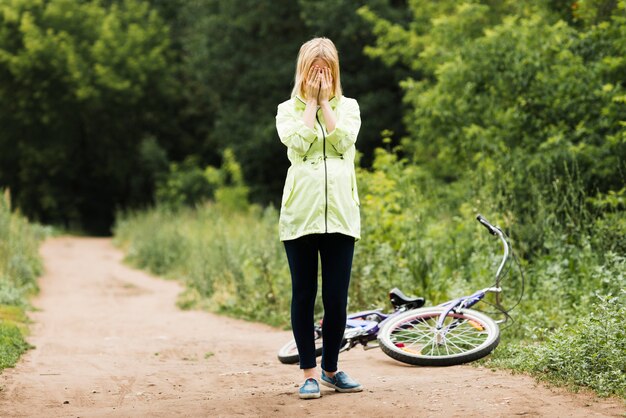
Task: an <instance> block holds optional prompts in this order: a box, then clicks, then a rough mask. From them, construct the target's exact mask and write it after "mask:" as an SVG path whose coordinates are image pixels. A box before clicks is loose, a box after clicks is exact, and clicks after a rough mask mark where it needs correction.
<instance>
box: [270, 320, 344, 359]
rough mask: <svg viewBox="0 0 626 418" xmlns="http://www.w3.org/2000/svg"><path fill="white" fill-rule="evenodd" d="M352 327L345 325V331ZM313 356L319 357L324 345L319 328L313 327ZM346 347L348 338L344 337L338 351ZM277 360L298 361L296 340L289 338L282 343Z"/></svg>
mask: <svg viewBox="0 0 626 418" xmlns="http://www.w3.org/2000/svg"><path fill="white" fill-rule="evenodd" d="M350 329H352V328H351V327H346V331H345V332H348V330H350ZM314 341H315V357H319V356H321V355H322V349H323V345H324V338H323V336H322V330H321V329H317V328H316V329H315V339H314ZM347 349H348V340H346V339H344V340H342V341H341V347H340V348H339V352H340V353H341V352H342V351H345V350H347ZM278 360H279V361H280V362H281V363H283V364H296V363H299V362H300V354H298V347H297V346H296V340H293V339H292V340H290V341H289V342H288V343H286V344H285V345H283V346H282V347H281V348H280V350H278Z"/></svg>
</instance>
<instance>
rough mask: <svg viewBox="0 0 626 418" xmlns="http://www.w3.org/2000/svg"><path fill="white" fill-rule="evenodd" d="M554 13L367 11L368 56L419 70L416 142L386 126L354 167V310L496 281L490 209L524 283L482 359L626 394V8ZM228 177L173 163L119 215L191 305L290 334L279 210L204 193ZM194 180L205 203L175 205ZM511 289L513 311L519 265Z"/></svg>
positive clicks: (217, 191)
mask: <svg viewBox="0 0 626 418" xmlns="http://www.w3.org/2000/svg"><path fill="white" fill-rule="evenodd" d="M545 3H546V4H544V2H534V3H533V5H530V4H527V3H524V4H522V3H519V2H508V1H507V2H497V3H494V2H488V1H484V2H483V1H475V2H464V3H458V2H455V1H442V2H436V4H435V3H432V2H428V7H426V2H419V1H415V2H409V5H408V8H409V11H410V15H411V16H412V17H411V18H409V21H406V20H401V19H400V20H396V21H394V20H393V19H390V18H388V17H383V16H381V15H380V13H378V12H376V11H375V10H373V9H372V8H370V7H368V6H367V5H366V6H364V7H361V8H360V9H358V10H356V11H355V13H356V14H357V15H358V16H359V17H360V18H361V19H363V20H364V21H366V22H368V23H369V24H370V27H371V30H372V32H373V34H374V36H375V39H374V41H373V42H372V43H371V44H370V45H368V46H367V47H366V48H365V52H366V54H367V55H368V56H369V58H370V59H373V60H380V61H381V62H383V63H384V64H385V65H387V66H389V67H390V68H391V69H394V68H395V69H396V70H398V71H400V69H403V70H406V69H410V71H409V74H410V75H408V76H406V77H405V78H404V79H403V81H402V82H401V84H400V85H401V87H402V89H403V90H402V91H403V98H404V100H403V102H402V111H401V113H402V114H403V117H404V126H405V128H406V130H407V132H406V134H403V135H402V136H398V134H397V133H394V132H391V131H384V132H383V133H382V138H381V142H380V145H379V146H378V147H377V148H376V149H375V150H374V152H373V153H372V154H371V156H370V157H369V158H370V159H371V164H368V165H365V164H360V166H361V168H359V170H358V182H359V184H358V186H359V194H360V196H361V214H362V224H363V239H362V241H361V242H359V243H358V244H357V246H356V254H355V259H354V267H353V279H352V285H351V289H350V302H349V309H350V310H358V309H363V308H371V307H381V308H389V306H388V304H387V300H386V298H387V292H388V291H389V289H391V288H392V287H396V286H397V287H399V288H401V289H403V290H404V291H406V292H407V293H412V294H417V295H423V296H425V297H426V298H427V300H428V301H429V303H431V304H437V303H439V302H441V301H444V300H446V299H448V298H452V297H455V296H459V295H461V294H466V293H467V292H471V291H473V290H475V289H477V288H482V287H485V286H488V285H491V284H492V281H493V275H494V272H495V270H496V268H497V265H498V262H499V260H500V244H499V242H498V241H497V240H494V237H492V236H490V235H489V234H487V233H486V231H485V230H484V229H483V228H482V227H481V226H480V225H479V224H478V223H476V222H475V221H474V218H475V215H476V214H477V213H481V214H482V215H484V216H485V217H486V218H488V219H489V220H491V221H492V222H493V223H495V224H497V225H499V226H501V227H502V228H503V229H504V230H505V231H506V232H507V234H508V235H509V236H510V237H511V241H512V244H513V248H514V249H515V251H516V254H517V255H518V257H519V259H520V261H521V263H522V267H523V269H524V271H525V278H526V281H525V293H524V297H523V299H522V300H521V303H520V304H519V305H517V307H516V308H515V310H514V311H513V312H512V315H513V318H514V320H515V321H514V322H513V323H511V322H509V324H508V326H506V327H505V328H504V330H503V340H502V342H501V345H500V348H498V349H497V350H496V351H495V353H494V355H492V356H491V357H490V358H489V359H488V360H486V361H485V362H486V364H487V365H491V366H494V367H507V368H512V369H514V370H519V371H525V372H530V373H532V374H535V375H536V376H538V377H539V378H542V379H547V380H549V381H552V382H557V383H559V384H565V385H568V386H570V387H573V388H578V387H589V388H592V389H594V390H596V391H597V393H599V394H601V395H617V396H622V397H625V396H626V384H625V380H624V376H625V375H626V374H625V372H626V365H625V361H626V360H625V359H626V346H625V343H624V341H625V338H624V329H626V317H625V316H624V315H623V313H624V312H623V310H624V308H623V307H624V304H625V302H626V297H625V293H624V292H625V289H626V277H625V272H626V258H625V255H626V216H625V212H624V211H625V209H626V206H625V201H624V199H625V198H626V188H625V187H624V184H626V182H625V180H626V176H625V174H624V173H625V172H626V166H625V165H624V164H625V161H626V136H625V135H626V131H625V130H624V126H625V124H626V100H625V99H624V97H625V90H624V88H625V86H624V84H623V80H624V79H626V59H625V58H624V56H626V55H625V54H624V52H626V43H625V39H626V37H625V36H624V33H626V19H625V18H624V12H626V3H625V2H618V3H617V4H615V5H613V6H614V7H608V6H610V5H608V3H607V7H601V5H600V3H602V2H593V1H588V2H582V1H580V2H576V3H573V4H569V3H567V4H566V3H564V2H562V3H559V5H561V6H563V7H564V8H559V7H557V5H556V3H554V2H552V3H549V2H545ZM602 4H604V3H602ZM409 46H410V47H409ZM224 161H225V163H224V164H225V167H226V166H229V165H232V164H234V156H233V155H230V156H229V157H228V158H224ZM244 167H245V166H244ZM181 168H182V169H181ZM194 170H195V177H194V175H192V173H193V172H194ZM227 171H228V169H225V168H224V167H222V168H214V167H210V166H209V167H208V168H207V169H206V170H204V171H203V170H202V169H199V168H193V167H191V166H190V167H181V166H172V167H171V168H170V173H169V174H168V175H167V176H165V177H164V178H167V179H170V180H169V181H161V182H160V185H158V186H157V195H158V196H161V197H162V199H161V200H158V201H157V204H156V206H155V207H154V208H153V209H150V210H147V211H144V212H139V213H132V214H128V213H127V214H120V216H119V217H118V222H117V225H116V228H115V231H116V236H117V237H118V242H119V243H120V244H121V245H124V246H125V247H126V248H127V251H128V257H129V259H130V260H131V261H133V262H134V263H135V264H136V265H139V266H141V267H144V268H148V269H150V270H152V271H153V272H155V273H158V274H165V275H167V276H169V277H176V278H181V279H182V280H184V281H185V282H186V283H187V288H188V290H187V292H186V293H185V294H184V295H183V296H182V297H181V302H180V303H181V305H183V306H203V307H206V308H208V309H211V310H214V311H217V312H222V313H227V314H230V315H234V316H238V317H243V318H247V319H251V320H257V321H263V322H267V323H270V324H273V325H278V326H288V323H289V310H288V307H289V299H290V294H289V291H290V286H289V272H288V269H287V263H286V261H285V257H284V253H283V249H282V247H281V245H280V243H279V242H278V238H277V229H276V224H277V219H278V210H277V209H276V208H274V207H273V206H272V205H267V206H260V205H258V204H248V203H247V202H246V200H245V199H241V200H240V201H239V204H238V205H235V206H233V205H229V204H225V202H224V199H223V198H222V197H221V195H223V194H224V190H225V189H228V188H229V187H231V186H232V185H228V184H224V183H222V184H219V185H217V186H215V187H210V186H207V185H211V184H213V185H215V184H216V183H215V180H214V178H226V177H228V175H227ZM218 173H221V174H220V175H218ZM183 178H185V179H186V180H187V183H185V182H183V181H175V179H179V180H181V179H183ZM191 178H194V179H195V180H194V181H195V183H194V182H189V180H190V179H191ZM212 179H213V180H212ZM183 184H187V186H183ZM191 184H196V186H197V184H204V185H205V186H203V187H195V190H200V189H201V190H205V192H204V195H203V198H201V199H197V200H195V201H194V202H193V203H192V204H191V205H180V204H178V203H176V202H181V201H183V200H187V201H189V199H181V198H176V196H180V195H187V194H188V193H189V192H188V191H189V190H192V189H191V188H190V187H188V186H189V185H191ZM239 187H243V184H240V185H239ZM159 190H161V192H159ZM226 195H228V193H226ZM172 202H174V204H172ZM503 287H504V288H505V295H504V299H503V303H504V305H505V306H509V307H512V306H514V305H516V303H517V302H518V299H519V297H520V295H521V291H522V281H521V277H520V275H519V272H518V271H517V269H516V268H514V267H513V268H511V270H510V274H509V276H508V278H507V279H506V280H505V281H504V282H503ZM318 309H319V306H318ZM485 310H486V311H488V312H490V311H493V309H492V308H490V307H489V306H486V305H485Z"/></svg>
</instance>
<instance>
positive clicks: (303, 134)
mask: <svg viewBox="0 0 626 418" xmlns="http://www.w3.org/2000/svg"><path fill="white" fill-rule="evenodd" d="M276 130H277V131H278V137H279V138H280V142H282V143H283V144H285V145H286V146H287V147H288V148H291V149H292V150H294V151H295V152H297V153H298V154H300V155H304V154H306V153H307V151H308V150H309V148H311V144H312V143H313V142H314V141H315V139H317V133H316V132H315V131H314V130H313V129H311V128H309V127H308V126H306V125H305V124H304V121H303V120H302V118H299V117H298V116H297V115H296V114H295V113H294V112H292V111H290V110H289V107H288V105H286V104H284V103H281V104H280V105H279V106H278V111H277V113H276Z"/></svg>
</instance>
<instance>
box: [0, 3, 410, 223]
mask: <svg viewBox="0 0 626 418" xmlns="http://www.w3.org/2000/svg"><path fill="white" fill-rule="evenodd" d="M365 3H368V4H369V5H370V7H371V8H372V9H373V10H376V11H377V12H378V13H380V14H381V15H382V16H386V17H389V18H393V19H394V20H399V21H402V20H406V18H407V16H406V15H407V11H406V9H405V8H403V7H396V6H393V5H392V3H393V2H391V1H390V0H375V1H368V2H366V1H365V0H360V1H352V0H342V1H336V0H324V1H311V0H299V1H292V0H280V1H277V0H262V1H255V2H250V1H248V0H232V1H222V0H202V1H186V0H130V1H121V0H110V1H108V0H107V1H102V0H86V1H80V2H76V1H72V0H37V1H31V0H6V1H3V2H1V3H0V108H2V109H3V110H2V112H1V113H0V123H2V126H3V129H2V131H0V186H3V187H9V188H11V190H12V193H13V196H14V201H15V204H16V206H18V207H19V208H20V209H21V210H22V211H23V212H24V213H25V214H26V215H28V216H29V217H31V218H33V219H38V220H40V221H42V222H46V223H57V224H62V225H63V226H64V227H65V228H69V229H81V228H83V229H86V230H87V231H89V232H92V233H93V232H96V233H108V232H109V226H110V225H111V223H112V220H113V215H114V213H115V211H116V210H118V209H127V208H140V207H144V206H147V205H149V204H151V203H152V202H153V197H154V190H155V187H157V185H158V184H160V183H162V182H167V179H166V177H167V174H168V172H169V171H171V167H170V165H176V167H177V168H176V169H175V170H176V171H177V173H179V174H182V175H184V176H186V175H187V173H186V172H187V171H189V172H190V174H189V175H190V176H191V177H193V175H194V174H193V173H194V172H197V171H198V170H200V171H202V170H203V168H204V166H206V165H207V164H211V165H219V164H220V162H221V157H222V155H223V154H224V151H225V150H226V149H227V148H229V149H232V151H233V152H234V154H235V155H236V156H237V158H238V160H239V161H241V163H242V166H243V171H242V173H243V176H244V178H245V179H246V183H247V184H248V185H249V187H250V192H251V196H252V198H253V200H254V201H257V202H263V203H267V202H270V201H274V202H276V201H278V199H279V196H278V194H279V193H280V190H282V184H281V183H282V181H283V177H284V171H285V170H286V168H287V163H288V162H287V159H286V158H285V155H284V150H283V147H282V145H281V144H280V143H279V142H277V141H276V135H275V128H274V117H275V114H276V106H277V105H278V103H280V102H281V101H283V100H285V99H287V98H288V97H289V93H290V92H291V83H292V79H293V73H294V69H295V59H296V56H297V53H298V48H299V47H300V45H301V44H302V42H304V41H306V40H308V39H309V38H311V37H313V36H315V35H326V36H329V37H331V38H333V39H335V40H336V41H337V45H338V47H339V49H340V53H341V57H342V65H343V71H342V75H343V84H344V87H345V89H344V90H345V92H346V95H349V96H352V97H359V99H360V102H361V109H362V111H363V113H364V115H366V116H368V117H367V118H365V119H364V120H365V123H364V130H363V135H362V137H361V144H362V151H363V152H365V156H366V159H369V158H370V156H371V154H372V150H373V149H374V147H375V146H376V145H377V143H378V141H379V133H380V131H381V130H382V129H393V130H395V131H397V132H403V126H402V123H401V118H400V117H398V115H399V109H400V107H399V101H400V88H399V86H398V81H399V79H400V78H401V76H403V75H404V74H405V72H406V71H405V70H404V69H398V70H395V69H394V70H389V69H385V67H384V66H383V65H382V64H381V63H379V62H377V61H373V60H369V59H367V58H366V57H365V55H364V53H363V47H364V46H365V44H366V43H367V42H370V41H373V40H374V38H373V35H372V33H371V31H370V30H369V27H368V25H367V23H366V22H364V21H363V20H362V19H360V18H359V17H358V15H357V14H356V10H357V9H358V7H360V6H361V5H363V4H365ZM322 10H331V11H332V13H324V14H323V15H322V14H321V11H322ZM202 193H204V190H200V194H202ZM192 200H193V199H192Z"/></svg>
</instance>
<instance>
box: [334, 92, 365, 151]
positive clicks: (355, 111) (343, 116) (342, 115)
mask: <svg viewBox="0 0 626 418" xmlns="http://www.w3.org/2000/svg"><path fill="white" fill-rule="evenodd" d="M360 128H361V112H360V111H359V104H358V103H357V101H356V100H354V99H349V100H346V103H345V104H344V105H343V106H342V107H341V112H339V114H338V115H337V123H336V124H335V129H334V130H333V131H332V132H330V133H329V134H328V136H327V137H326V140H327V141H328V142H330V144H331V145H332V146H333V147H335V149H336V150H337V152H338V153H340V154H343V153H344V152H346V151H347V150H348V148H350V147H351V146H352V145H354V143H355V142H356V137H357V135H358V133H359V129H360Z"/></svg>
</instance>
